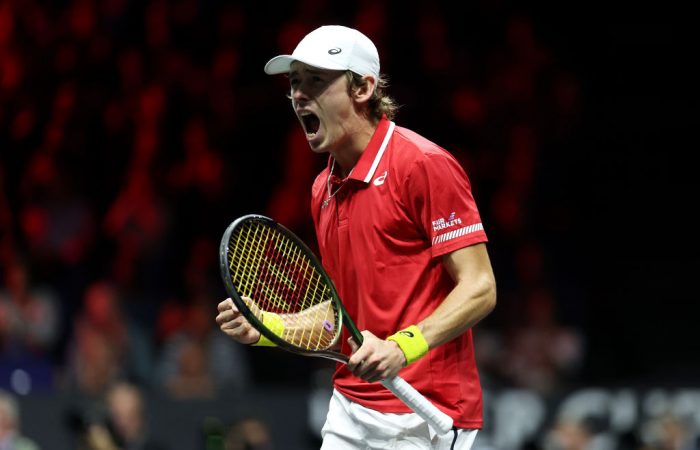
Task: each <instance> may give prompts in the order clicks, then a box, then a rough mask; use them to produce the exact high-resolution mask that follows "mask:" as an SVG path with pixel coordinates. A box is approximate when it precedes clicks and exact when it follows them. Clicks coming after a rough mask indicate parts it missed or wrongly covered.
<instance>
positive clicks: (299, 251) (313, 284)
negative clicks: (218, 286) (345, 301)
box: [219, 214, 347, 362]
mask: <svg viewBox="0 0 700 450" xmlns="http://www.w3.org/2000/svg"><path fill="white" fill-rule="evenodd" d="M219 263H220V269H221V277H222V279H223V282H224V286H225V288H226V292H227V293H228V294H229V296H230V297H231V299H232V300H233V302H234V303H235V304H236V306H237V307H238V309H239V311H240V312H241V314H243V316H244V317H245V318H246V319H247V320H248V322H250V324H251V325H252V326H253V327H255V328H256V329H257V330H258V331H260V333H262V334H263V335H264V336H265V337H266V338H268V339H269V340H270V341H272V342H273V343H275V344H276V345H277V346H278V347H280V348H283V349H285V350H288V351H292V352H295V353H301V354H305V355H310V356H322V357H327V358H330V359H334V360H339V361H340V360H342V361H343V362H346V361H347V356H345V355H342V354H340V353H339V352H337V351H334V350H332V349H333V348H334V347H335V346H336V344H337V343H338V341H339V339H340V336H341V334H342V327H343V323H344V322H346V320H347V317H346V316H345V314H346V313H345V310H344V308H343V306H342V304H341V302H340V299H339V297H338V293H337V291H336V289H335V286H334V285H333V281H332V280H331V279H330V277H329V276H328V274H327V273H326V271H325V270H324V269H323V266H322V265H321V263H320V261H319V260H318V259H317V258H316V256H315V255H314V253H313V252H312V251H311V250H310V249H309V248H308V247H307V246H306V244H304V242H303V241H302V240H301V239H300V238H299V237H297V236H296V235H295V234H294V233H293V232H292V231H290V230H289V229H287V228H286V227H284V226H283V225H282V224H280V223H278V222H276V221H274V220H272V219H271V218H269V217H265V216H262V215H258V214H249V215H246V216H242V217H239V218H238V219H236V220H234V221H233V222H232V223H231V224H230V225H229V226H228V228H227V229H226V231H225V232H224V234H223V236H222V238H221V244H220V246H219ZM244 297H245V298H250V299H252V300H253V302H254V303H253V304H249V303H248V302H247V301H246V300H244ZM258 309H259V310H262V311H263V313H264V312H272V313H276V314H280V315H283V314H284V315H285V321H288V320H290V319H295V318H297V317H298V318H300V320H301V322H300V325H299V326H300V327H302V326H303V327H304V328H308V329H309V330H311V329H313V330H314V331H313V332H311V331H310V332H309V333H308V334H307V335H304V333H303V332H299V333H297V332H294V333H292V332H291V331H289V332H288V330H286V329H285V332H284V333H282V336H278V335H277V334H275V333H274V332H273V331H271V330H270V329H268V328H267V326H265V324H264V323H263V321H262V320H261V317H260V316H259V311H258ZM316 309H318V310H319V311H322V312H323V313H319V312H318V311H316ZM256 312H257V314H256Z"/></svg>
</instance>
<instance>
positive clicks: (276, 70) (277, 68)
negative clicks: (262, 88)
mask: <svg viewBox="0 0 700 450" xmlns="http://www.w3.org/2000/svg"><path fill="white" fill-rule="evenodd" d="M294 61H296V59H294V58H292V55H279V56H275V57H274V58H272V59H271V60H269V61H268V62H267V64H265V73H266V74H268V75H277V74H280V73H289V68H290V67H291V65H292V63H293V62H294Z"/></svg>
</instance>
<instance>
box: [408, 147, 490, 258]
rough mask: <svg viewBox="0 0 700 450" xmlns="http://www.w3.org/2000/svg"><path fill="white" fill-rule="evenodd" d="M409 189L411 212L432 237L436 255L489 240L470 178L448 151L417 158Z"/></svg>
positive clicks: (418, 225) (422, 228) (426, 234)
mask: <svg viewBox="0 0 700 450" xmlns="http://www.w3.org/2000/svg"><path fill="white" fill-rule="evenodd" d="M405 188H406V189H405V190H404V196H405V197H404V201H405V204H406V205H408V208H409V214H410V215H411V216H412V217H413V220H414V221H415V222H416V226H417V227H418V228H419V229H421V230H422V231H423V232H424V233H425V236H426V237H427V238H428V239H429V241H430V245H431V248H432V256H433V257H437V256H441V255H445V254H447V253H450V252H452V251H454V250H457V249H460V248H463V247H468V246H470V245H474V244H478V243H481V242H486V241H487V240H488V239H487V237H486V232H485V231H484V226H483V224H482V223H481V217H480V215H479V210H478V208H477V206H476V202H475V201H474V197H473V195H472V189H471V183H470V182H469V178H468V177H467V174H466V172H465V171H464V169H463V168H462V167H461V166H460V165H459V163H458V162H457V160H456V159H455V158H454V157H453V156H452V155H450V154H449V153H447V152H446V151H442V152H434V153H429V154H426V155H425V157H424V158H421V159H419V160H417V161H415V163H414V164H413V166H412V168H411V170H410V173H409V174H408V177H407V179H406V184H405Z"/></svg>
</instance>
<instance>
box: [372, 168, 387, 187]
mask: <svg viewBox="0 0 700 450" xmlns="http://www.w3.org/2000/svg"><path fill="white" fill-rule="evenodd" d="M386 175H387V171H386V170H385V171H384V173H383V174H381V175H379V176H378V177H377V178H375V179H374V181H373V182H372V184H374V185H375V186H381V185H382V184H384V181H385V180H386Z"/></svg>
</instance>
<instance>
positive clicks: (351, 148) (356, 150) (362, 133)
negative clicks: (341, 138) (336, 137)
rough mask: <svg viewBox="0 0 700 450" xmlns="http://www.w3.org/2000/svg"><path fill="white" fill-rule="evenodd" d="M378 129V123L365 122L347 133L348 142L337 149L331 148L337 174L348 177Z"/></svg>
mask: <svg viewBox="0 0 700 450" xmlns="http://www.w3.org/2000/svg"><path fill="white" fill-rule="evenodd" d="M376 129H377V124H376V123H371V122H363V124H362V126H359V127H357V129H355V130H351V131H350V132H349V133H347V136H348V139H347V142H344V143H343V144H342V145H340V146H339V147H338V148H337V149H335V150H331V151H330V154H331V156H332V157H333V159H334V160H335V162H336V164H335V166H336V167H335V170H336V175H337V176H338V177H340V178H345V177H347V176H348V175H349V174H350V172H351V171H352V169H353V167H355V164H357V161H358V160H359V159H360V156H362V153H364V151H365V149H366V148H367V144H369V141H370V139H372V135H373V134H374V131H375V130H376Z"/></svg>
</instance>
